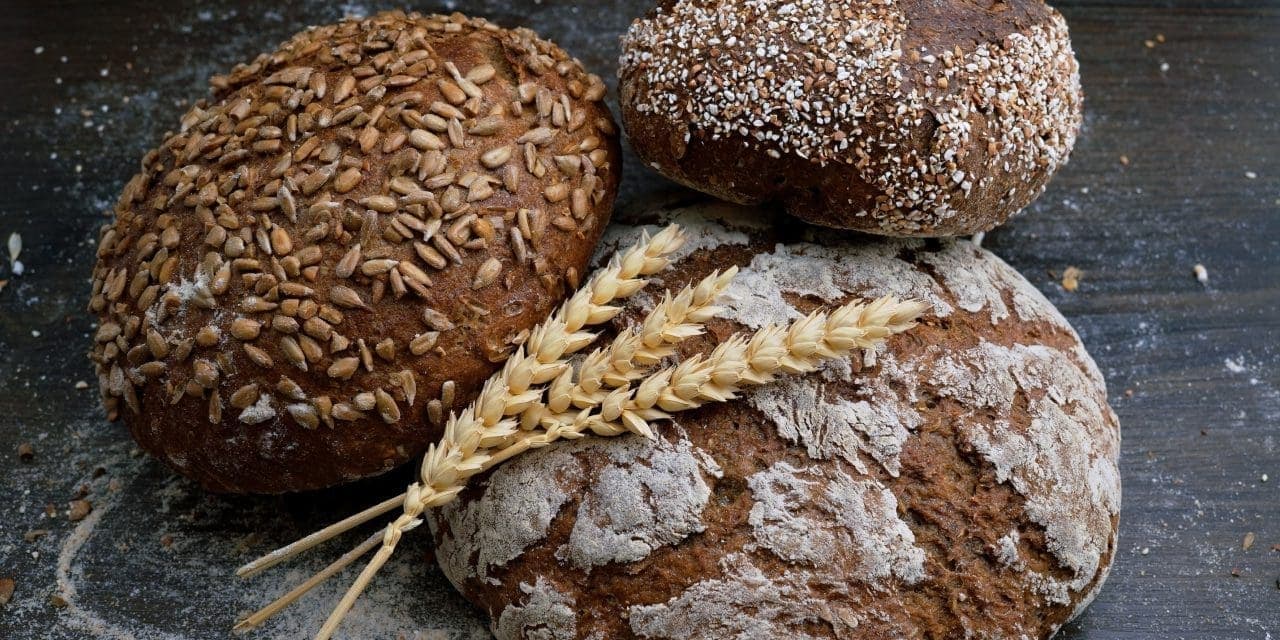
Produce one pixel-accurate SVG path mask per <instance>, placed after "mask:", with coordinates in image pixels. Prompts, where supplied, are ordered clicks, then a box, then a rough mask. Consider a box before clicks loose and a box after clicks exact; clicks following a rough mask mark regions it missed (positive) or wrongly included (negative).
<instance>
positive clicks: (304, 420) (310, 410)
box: [287, 404, 320, 429]
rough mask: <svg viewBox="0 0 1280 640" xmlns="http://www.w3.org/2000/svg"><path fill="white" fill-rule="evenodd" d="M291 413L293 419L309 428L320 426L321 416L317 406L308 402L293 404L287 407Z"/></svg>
mask: <svg viewBox="0 0 1280 640" xmlns="http://www.w3.org/2000/svg"><path fill="white" fill-rule="evenodd" d="M287 410H288V411H289V415H290V416H293V419H294V420H295V421H297V422H298V424H300V425H302V426H303V427H305V428H307V429H315V428H317V427H319V426H320V417H319V416H318V415H317V413H316V410H315V407H312V406H311V405H307V404H291V405H289V406H288V407H287Z"/></svg>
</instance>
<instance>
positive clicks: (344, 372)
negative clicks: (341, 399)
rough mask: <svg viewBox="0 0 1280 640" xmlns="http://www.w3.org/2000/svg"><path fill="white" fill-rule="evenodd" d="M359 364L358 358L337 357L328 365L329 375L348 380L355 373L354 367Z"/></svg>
mask: <svg viewBox="0 0 1280 640" xmlns="http://www.w3.org/2000/svg"><path fill="white" fill-rule="evenodd" d="M359 366H360V359H359V358H339V359H337V360H334V361H333V364H332V365H330V367H329V371H328V374H329V377H330V378H337V379H340V380H350V379H351V376H353V375H355V373H356V369H357V368H358V367H359Z"/></svg>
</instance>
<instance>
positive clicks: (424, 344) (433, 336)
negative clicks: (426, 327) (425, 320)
mask: <svg viewBox="0 0 1280 640" xmlns="http://www.w3.org/2000/svg"><path fill="white" fill-rule="evenodd" d="M439 340H440V332H439V331H428V332H426V333H422V334H419V335H418V336H417V337H415V338H414V339H413V340H412V341H410V342H409V352H410V353H412V354H413V355H415V356H420V355H422V354H424V353H426V352H428V351H430V350H432V349H433V348H435V346H436V342H438V341H439Z"/></svg>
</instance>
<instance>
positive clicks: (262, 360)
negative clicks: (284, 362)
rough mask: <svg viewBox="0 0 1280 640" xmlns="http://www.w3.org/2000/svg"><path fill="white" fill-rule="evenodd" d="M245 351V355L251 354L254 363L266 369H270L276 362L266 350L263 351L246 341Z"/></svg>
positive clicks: (250, 357)
mask: <svg viewBox="0 0 1280 640" xmlns="http://www.w3.org/2000/svg"><path fill="white" fill-rule="evenodd" d="M244 352H245V355H247V356H249V359H250V360H252V361H253V363H254V364H256V365H258V366H260V367H263V368H264V369H270V368H271V367H272V366H273V365H274V362H273V361H272V360H271V356H269V355H267V352H266V351H263V350H262V349H259V348H258V347H255V346H253V345H251V344H247V343H246V344H245V345H244Z"/></svg>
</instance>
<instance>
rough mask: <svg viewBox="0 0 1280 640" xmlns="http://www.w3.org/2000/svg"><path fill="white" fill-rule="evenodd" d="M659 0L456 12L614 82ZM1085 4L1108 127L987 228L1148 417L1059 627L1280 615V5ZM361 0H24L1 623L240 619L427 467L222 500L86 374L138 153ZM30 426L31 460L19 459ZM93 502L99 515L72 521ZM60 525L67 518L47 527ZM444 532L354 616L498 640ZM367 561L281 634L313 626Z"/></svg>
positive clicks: (1128, 443)
mask: <svg viewBox="0 0 1280 640" xmlns="http://www.w3.org/2000/svg"><path fill="white" fill-rule="evenodd" d="M645 4H646V3H645V2H640V1H622V0H612V1H607V2H588V1H582V2H577V3H571V2H566V1H560V0H551V1H547V2H543V3H541V4H536V3H533V2H511V1H507V2H497V1H488V2H456V3H451V4H450V7H449V8H451V9H452V8H465V9H467V10H468V11H471V12H474V13H477V14H483V15H487V16H489V17H491V18H493V19H495V20H496V21H498V22H500V23H503V24H507V25H517V24H519V25H528V26H531V27H534V28H535V29H537V30H539V31H540V32H541V33H543V34H544V35H546V36H548V37H550V38H552V39H554V40H556V41H558V42H560V43H561V44H562V45H563V46H564V47H565V48H566V49H568V50H569V51H571V52H574V53H575V54H577V55H579V56H581V57H582V59H583V60H584V62H585V63H586V64H587V65H588V67H589V68H592V69H594V70H597V71H598V72H600V73H601V75H605V76H610V75H611V71H612V69H613V68H614V61H615V59H616V55H617V36H618V34H619V33H621V31H622V30H623V29H624V28H625V26H626V25H627V23H628V21H629V20H630V18H631V16H633V15H635V14H637V13H639V12H641V11H642V10H643V8H644V5H645ZM1061 4H1062V6H1061V7H1060V8H1061V9H1062V11H1063V13H1065V14H1066V15H1067V18H1068V20H1069V21H1070V23H1071V26H1072V31H1073V36H1074V41H1075V45H1076V49H1077V52H1078V54H1079V57H1080V60H1081V65H1082V76H1083V82H1084V86H1085V88H1086V91H1087V93H1088V99H1087V103H1086V109H1087V117H1086V125H1085V130H1084V133H1083V136H1082V138H1081V140H1080V143H1079V145H1078V147H1077V149H1076V152H1075V155H1074V157H1073V158H1072V162H1071V164H1070V165H1069V166H1068V167H1067V168H1066V170H1065V171H1063V172H1062V174H1061V175H1060V176H1059V177H1058V178H1057V179H1056V181H1055V182H1054V183H1053V184H1052V186H1051V188H1050V189H1049V191H1048V193H1047V194H1045V196H1044V197H1043V198H1042V199H1041V200H1040V201H1039V202H1038V203H1037V204H1035V205H1034V206H1033V207H1032V208H1031V209H1030V210H1029V211H1028V212H1026V213H1025V214H1024V215H1022V216H1020V217H1018V218H1016V219H1015V220H1014V221H1013V222H1011V223H1010V224H1009V225H1007V226H1006V227H1004V228H1002V229H1000V230H997V231H995V232H993V233H991V234H989V235H988V237H987V239H986V246H988V247H989V248H991V249H992V250H994V251H995V252H996V253H998V254H999V255H1001V256H1003V257H1004V258H1005V259H1006V260H1008V261H1009V262H1010V263H1011V264H1013V265H1014V266H1015V267H1017V268H1018V269H1020V270H1021V271H1022V272H1023V273H1024V274H1026V275H1027V277H1028V278H1030V279H1031V280H1032V281H1033V282H1034V283H1035V284H1036V285H1037V286H1038V287H1040V289H1041V290H1042V291H1045V292H1046V294H1047V295H1048V296H1049V297H1050V299H1052V300H1053V301H1054V302H1055V303H1057V304H1058V305H1059V307H1060V308H1061V309H1062V310H1063V312H1064V313H1065V314H1066V315H1067V316H1068V317H1069V318H1070V319H1071V320H1072V321H1073V322H1074V323H1075V325H1076V327H1077V328H1078V329H1079V331H1080V333H1081V334H1082V336H1083V337H1084V340H1085V342H1086V344H1087V345H1088V346H1089V348H1090V350H1091V352H1092V353H1093V355H1094V356H1095V357H1096V358H1097V360H1098V362H1099V364H1100V366H1101V367H1102V370H1103V372H1104V373H1105V374H1106V376H1107V379H1108V380H1109V382H1110V385H1111V390H1112V395H1113V398H1114V404H1115V408H1116V410H1117V412H1118V413H1119V415H1120V417H1121V420H1122V422H1123V425H1124V438H1125V440H1124V460H1123V472H1124V482H1125V488H1124V490H1125V496H1124V515H1123V524H1122V535H1121V548H1120V552H1119V554H1118V557H1117V561H1116V565H1115V569H1114V570H1113V572H1112V575H1111V579H1110V581H1109V582H1108V584H1107V586H1106V588H1105V590H1104V591H1103V592H1102V594H1101V596H1100V597H1099V598H1098V600H1097V601H1096V602H1095V603H1094V604H1093V606H1092V607H1091V608H1090V609H1089V610H1088V611H1087V612H1086V613H1085V614H1084V615H1083V616H1082V617H1081V618H1080V619H1079V620H1078V621H1077V622H1075V623H1074V624H1072V625H1071V626H1070V627H1069V628H1068V629H1067V630H1066V631H1065V632H1064V633H1063V634H1062V635H1063V637H1066V638H1072V639H1080V638H1259V639H1262V638H1269V637H1271V636H1273V635H1280V583H1278V582H1277V581H1278V580H1280V551H1277V549H1280V547H1276V546H1275V545H1280V348H1277V343H1280V124H1278V118H1277V116H1278V114H1280V70H1278V69H1277V64H1276V62H1277V60H1280V7H1277V6H1276V5H1275V4H1273V3H1266V2H1230V3H1229V2H1207V1H1206V2H1203V3H1200V4H1195V3H1187V2H1172V1H1170V2H1159V3H1140V2H1100V1H1095V2H1078V3H1065V2H1064V3H1061ZM418 8H423V9H431V8H433V7H431V6H429V5H424V6H421V7H418ZM344 10H354V11H361V12H363V11H368V10H369V7H366V6H363V5H358V4H347V5H342V4H340V3H326V2H321V1H319V0H311V1H308V2H301V3H288V4H287V6H286V4H285V3H272V2H266V1H264V0H255V1H250V2H231V1H226V0H224V1H216V2H208V3H201V4H199V5H197V6H191V7H179V6H177V3H168V2H141V1H138V0H130V1H127V2H116V3H99V2H89V1H87V0H79V1H74V2H72V1H47V2H34V1H24V2H17V3H9V4H8V5H7V6H6V8H5V11H4V17H3V18H0V96H3V98H2V99H0V131H3V134H4V137H3V144H0V184H2V185H4V198H3V200H0V236H3V237H7V236H8V234H9V232H11V231H17V232H20V233H21V234H22V236H23V238H24V240H25V244H26V249H25V250H24V252H23V256H22V260H23V262H24V263H25V265H26V268H27V272H26V273H25V274H24V275H22V276H21V277H16V278H13V277H11V276H10V275H9V268H8V266H7V264H5V265H0V279H10V282H9V284H8V286H7V287H6V288H4V290H3V291H0V504H3V507H2V508H0V513H3V514H4V515H3V516H2V517H0V578H5V577H9V578H13V579H14V580H15V581H16V587H17V588H16V593H15V595H14V598H13V602H12V603H10V604H9V605H7V606H5V607H3V608H0V637H4V638H81V637H86V636H104V637H122V638H125V637H136V638H168V637H180V638H220V637H226V635H227V633H226V629H227V628H228V627H229V626H230V624H231V622H232V620H233V618H234V616H235V615H236V614H237V613H243V612H245V611H247V610H250V609H252V608H254V607H256V606H259V605H261V604H263V603H264V602H265V601H266V600H267V599H268V598H269V596H271V595H274V594H278V593H280V592H282V590H283V589H284V588H285V587H286V585H288V584H291V583H292V582H294V581H296V580H297V579H299V578H300V577H302V576H303V575H304V571H310V570H314V569H315V568H317V567H318V566H320V565H321V564H322V563H323V562H325V561H327V560H328V559H331V558H333V557H336V555H337V554H338V553H339V551H338V549H337V548H336V547H334V548H328V547H326V548H325V550H324V551H323V552H320V553H318V554H316V555H317V556H318V557H316V558H311V559H308V560H307V561H305V562H303V563H300V564H299V565H297V566H298V568H297V569H290V570H283V571H278V573H277V574H275V575H272V576H271V577H269V578H263V579H260V580H259V581H256V582H253V583H247V584H245V583H237V582H235V581H234V580H233V579H232V578H231V577H230V576H231V571H232V569H233V567H234V566H235V565H236V564H238V563H239V562H242V561H244V560H245V559H247V558H248V557H250V556H251V555H252V554H254V553H256V552H260V551H263V550H265V549H267V548H270V547H272V546H274V545H275V544H278V543H281V542H284V541H286V540H289V539H292V538H293V537H295V536H296V535H298V534H300V533H303V532H307V531H310V530H311V529H313V528H314V527H316V526H317V525H320V524H323V523H325V522H327V521H328V520H330V519H331V518H332V517H333V516H334V515H335V514H345V513H347V512H349V511H351V510H353V509H355V508H358V507H361V506H364V505H366V504H369V503H371V502H373V501H375V500H374V498H380V497H382V496H385V495H390V494H392V493H394V492H395V491H396V490H397V487H399V486H400V485H402V484H403V483H404V482H407V479H408V475H407V474H405V473H401V474H399V475H396V476H395V477H392V478H387V479H382V480H379V481H375V482H372V483H366V484H364V485H360V486H356V487H348V488H343V489H339V490H335V491H330V492H324V493H322V494H319V495H306V496H295V497H289V498H270V499H263V498H221V497H213V496H208V495H205V494H202V493H201V492H200V491H198V490H196V489H195V488H194V487H192V486H191V485H189V484H188V483H185V482H183V481H181V480H178V479H176V478H174V477H173V476H172V475H171V474H170V473H169V472H168V471H167V470H166V469H164V468H163V467H161V466H160V465H158V464H157V463H155V462H153V461H151V460H148V459H146V458H145V457H142V456H139V455H137V453H136V452H135V451H134V450H133V447H132V444H131V443H130V441H129V439H128V437H127V434H126V433H125V432H124V431H123V430H122V429H121V428H119V427H115V426H111V425H108V424H107V423H105V422H104V421H103V420H102V419H101V418H100V417H99V414H98V412H97V409H96V400H95V398H94V395H93V394H94V392H93V391H92V390H77V389H76V388H75V384H76V382H77V381H80V380H84V381H88V382H91V381H92V371H91V367H90V365H89V363H88V362H87V360H86V359H85V358H84V356H83V352H84V351H85V349H86V345H87V336H88V332H89V331H90V320H89V318H88V317H87V316H86V315H85V314H84V313H83V312H82V308H83V306H84V302H85V300H86V297H87V290H88V283H87V276H88V272H89V263H90V260H91V257H92V245H93V241H94V239H95V238H96V234H95V229H96V228H97V227H98V225H99V224H101V222H102V218H101V216H102V213H103V211H105V210H107V209H109V207H110V204H111V201H112V200H113V198H114V196H115V193H116V192H117V190H118V189H119V188H120V187H121V185H122V184H123V182H124V181H125V180H126V179H127V178H128V177H129V176H130V175H131V174H132V173H133V171H134V168H135V167H136V163H137V160H138V158H139V157H141V155H142V153H143V152H144V151H145V149H146V148H147V147H148V146H150V145H151V144H153V143H154V141H156V140H158V136H159V135H160V134H161V133H162V132H163V131H164V130H165V129H167V128H169V127H171V126H173V125H174V124H175V123H176V121H177V117H178V115H179V114H180V113H181V112H182V111H183V110H184V109H185V104H186V101H188V100H190V99H193V98H196V97H198V96H200V95H203V92H204V86H203V81H204V78H205V77H207V76H208V75H209V74H210V73H212V72H214V71H215V70H220V69H225V68H228V67H229V66H230V65H232V64H233V63H234V62H236V61H240V60H246V59H249V58H250V57H252V55H254V54H256V53H257V52H259V51H261V50H264V49H266V48H269V47H271V46H274V45H275V44H276V43H278V42H280V41H282V40H283V39H285V38H286V37H287V36H288V35H289V34H290V33H292V32H294V31H295V30H297V29H298V28H300V27H301V26H303V25H306V24H313V23H318V22H326V21H331V20H333V19H336V18H338V17H339V16H340V14H341V13H342V12H343V11H344ZM1157 34H1162V35H1163V42H1159V41H1157ZM1148 40H1150V41H1151V42H1150V45H1148V44H1146V43H1144V41H1148ZM1166 65H1167V66H1166ZM610 81H612V78H610ZM633 160H634V159H633ZM685 197H690V194H688V193H687V192H684V191H682V190H680V189H678V188H675V187H673V186H671V185H669V184H667V183H665V182H664V181H662V180H661V179H660V178H658V177H656V176H655V175H653V174H651V173H649V172H647V171H645V170H644V169H643V168H642V167H640V166H639V163H638V162H634V161H632V162H631V163H630V164H629V166H628V167H627V175H626V182H625V186H624V193H623V195H622V198H621V199H620V203H621V204H622V209H623V210H624V212H625V211H636V210H640V209H643V208H644V207H645V206H646V204H648V203H653V202H655V201H663V200H669V199H672V198H685ZM622 215H625V213H623V214H622ZM1197 263H1200V264H1203V265H1204V266H1205V267H1206V268H1207V270H1208V275H1209V280H1208V283H1207V284H1204V285H1202V284H1201V283H1199V282H1197V281H1196V279H1195V277H1194V276H1193V274H1192V267H1193V265H1195V264H1197ZM1068 266H1075V267H1077V268H1079V269H1081V270H1083V272H1084V276H1083V278H1082V280H1081V284H1080V288H1079V290H1078V291H1076V292H1074V293H1068V292H1066V291H1064V290H1063V289H1062V288H1061V286H1060V285H1059V284H1058V277H1059V276H1060V274H1061V272H1062V271H1063V270H1064V269H1065V268H1066V267H1068ZM91 386H92V385H91ZM24 442H26V443H31V444H33V445H34V447H35V458H34V460H32V461H30V462H21V461H19V459H18V455H17V448H18V445H19V443H24ZM1268 476H1269V480H1270V481H1269V482H1267V481H1266V480H1264V478H1266V477H1268ZM80 493H84V494H85V495H86V496H87V499H88V500H90V501H92V502H93V503H94V504H95V508H94V510H93V511H92V512H91V513H90V514H89V516H88V517H87V518H85V519H83V520H81V521H79V522H69V521H68V518H67V513H66V512H67V503H68V501H69V500H71V499H73V498H76V497H78V495H79V494H80ZM46 505H52V509H53V510H54V511H55V513H54V514H53V515H52V516H46V515H45V510H46ZM35 530H47V531H48V534H47V535H44V536H43V537H40V538H38V539H36V540H34V541H27V540H25V539H24V535H28V534H30V532H33V531H35ZM1250 532H1252V533H1253V538H1252V539H1253V544H1252V547H1251V548H1249V549H1247V550H1246V549H1244V548H1243V547H1244V543H1245V540H1246V535H1247V534H1249V533H1250ZM28 537H30V536H29V535H28ZM422 537H424V536H417V537H415V538H414V542H411V543H410V546H409V551H410V552H409V553H403V554H401V555H400V556H398V559H397V561H396V562H395V563H393V564H394V565H395V566H394V567H393V569H392V570H390V571H387V572H385V575H384V576H382V577H379V579H378V581H377V582H376V583H375V585H374V588H373V589H372V590H371V592H370V594H369V596H368V597H367V598H366V599H365V600H364V601H362V602H361V604H360V605H358V606H357V608H356V610H355V613H354V615H353V617H352V618H351V624H350V626H349V627H348V629H349V630H350V631H351V632H352V634H353V636H352V637H356V635H355V634H357V633H359V634H362V635H363V636H365V637H384V636H387V635H390V636H392V637H394V636H395V633H396V632H404V633H405V634H406V637H409V638H412V637H415V633H416V634H418V635H419V636H420V637H437V636H436V635H433V633H435V632H439V633H440V634H442V635H443V636H444V637H454V636H456V637H472V636H475V637H484V635H485V631H484V626H483V620H482V619H481V618H480V616H479V615H478V613H477V612H476V611H475V610H473V609H471V608H470V607H469V606H468V605H467V604H466V603H465V602H463V601H462V600H461V599H460V598H459V597H457V596H456V595H454V594H453V593H452V591H451V589H450V587H449V585H448V584H447V582H446V581H445V580H444V579H443V577H442V576H441V575H440V574H439V572H438V571H436V570H434V569H432V568H431V566H432V565H431V563H430V560H429V553H430V550H429V547H428V546H427V545H426V544H425V543H424V542H423V541H422V540H421V538H422ZM343 582H345V581H335V583H334V584H333V585H331V586H330V587H328V588H327V589H326V590H325V591H323V592H322V593H320V594H319V595H316V596H313V597H311V598H309V599H308V600H306V601H305V602H304V604H303V605H301V606H300V607H299V608H298V609H297V610H296V611H294V612H292V613H291V614H290V615H288V616H286V617H284V618H283V619H282V620H281V621H279V622H278V623H277V624H276V625H275V626H273V627H271V628H270V632H269V633H266V634H264V635H263V637H304V636H305V635H306V633H307V631H309V630H312V629H313V628H314V627H313V625H314V624H315V623H316V621H317V620H318V619H319V617H322V615H323V614H322V611H323V610H324V609H325V608H326V607H327V606H328V605H329V604H330V603H332V602H333V601H334V600H335V599H336V595H337V590H338V589H339V588H340V587H341V584H340V583H343ZM55 595H58V596H59V597H62V598H65V601H61V602H55V600H56V598H54V596H55ZM59 605H62V606H59Z"/></svg>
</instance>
